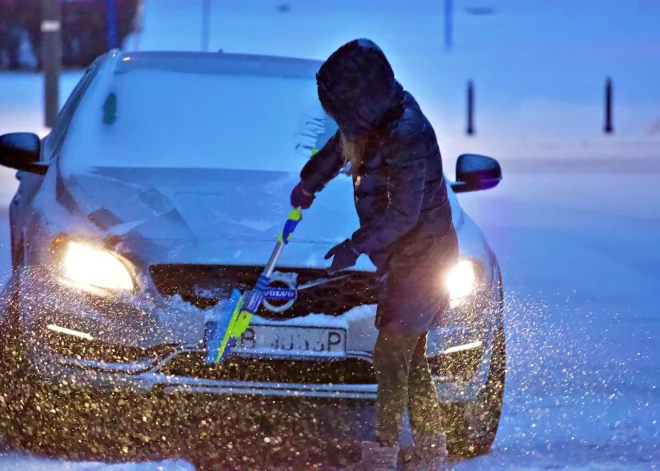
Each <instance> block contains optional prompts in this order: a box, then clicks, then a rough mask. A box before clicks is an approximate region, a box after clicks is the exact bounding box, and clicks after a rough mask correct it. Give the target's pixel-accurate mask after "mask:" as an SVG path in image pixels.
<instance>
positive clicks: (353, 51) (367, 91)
mask: <svg viewBox="0 0 660 471" xmlns="http://www.w3.org/2000/svg"><path fill="white" fill-rule="evenodd" d="M316 79H317V85H318V93H319V100H320V101H321V104H322V105H323V108H324V109H325V110H326V112H327V113H328V114H329V115H330V116H332V117H333V118H334V120H335V121H336V122H337V125H338V126H339V128H340V129H341V131H342V133H343V134H344V135H346V137H348V138H349V139H350V138H358V137H361V136H363V135H364V133H367V132H369V131H373V130H374V129H377V128H378V127H380V126H382V125H383V124H385V123H386V122H388V121H390V120H392V119H395V118H397V117H398V116H399V115H400V114H401V112H402V103H403V87H402V86H401V85H400V84H399V83H398V82H397V81H396V80H395V78H394V71H393V70H392V66H391V65H390V63H389V61H388V60H387V58H386V57H385V54H384V53H383V51H382V50H381V49H380V48H379V47H378V46H377V45H376V44H375V43H374V42H373V41H371V40H369V39H355V40H353V41H350V42H348V43H346V44H344V45H343V46H341V47H340V48H339V49H337V50H336V51H335V52H333V53H332V54H331V55H330V57H329V58H328V59H327V60H326V61H325V62H324V63H323V65H322V66H321V68H320V69H319V72H318V74H317V76H316Z"/></svg>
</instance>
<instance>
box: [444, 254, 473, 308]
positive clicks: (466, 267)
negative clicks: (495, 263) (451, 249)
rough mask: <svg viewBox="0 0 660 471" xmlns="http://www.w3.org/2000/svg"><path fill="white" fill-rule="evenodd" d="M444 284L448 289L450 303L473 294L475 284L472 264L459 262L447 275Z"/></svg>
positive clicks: (464, 261)
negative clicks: (445, 283)
mask: <svg viewBox="0 0 660 471" xmlns="http://www.w3.org/2000/svg"><path fill="white" fill-rule="evenodd" d="M446 282H447V287H448V288H449V298H450V299H451V300H452V301H455V300H457V299H461V298H464V297H466V296H469V295H471V294H473V293H474V292H475V289H476V284H477V274H476V271H475V268H474V264H473V263H472V262H470V261H469V260H461V261H460V262H458V263H457V264H456V266H455V267H454V268H452V270H451V271H450V272H449V273H448V274H447V278H446Z"/></svg>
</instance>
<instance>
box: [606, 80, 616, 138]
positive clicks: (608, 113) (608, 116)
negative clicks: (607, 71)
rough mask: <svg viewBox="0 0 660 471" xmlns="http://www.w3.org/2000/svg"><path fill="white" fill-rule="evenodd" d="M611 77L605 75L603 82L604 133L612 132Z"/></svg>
mask: <svg viewBox="0 0 660 471" xmlns="http://www.w3.org/2000/svg"><path fill="white" fill-rule="evenodd" d="M613 132H614V126H613V125H612V79H611V78H609V77H607V81H606V82H605V134H612V133H613Z"/></svg>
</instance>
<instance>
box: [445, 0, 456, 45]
mask: <svg viewBox="0 0 660 471" xmlns="http://www.w3.org/2000/svg"><path fill="white" fill-rule="evenodd" d="M453 10H454V2H453V0H445V48H446V49H451V47H452V39H453V34H454V32H453V30H452V27H453Z"/></svg>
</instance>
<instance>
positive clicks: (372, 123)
mask: <svg viewBox="0 0 660 471" xmlns="http://www.w3.org/2000/svg"><path fill="white" fill-rule="evenodd" d="M317 83H318V92H319V99H320V101H321V104H322V105H323V108H324V109H325V110H326V112H327V113H328V114H329V115H330V116H332V117H333V118H334V120H335V121H336V122H337V125H338V127H339V131H338V132H337V134H335V135H334V136H333V137H332V138H330V139H329V140H328V142H327V143H326V145H325V146H324V147H323V148H322V149H321V150H320V151H319V152H318V153H316V154H315V155H314V156H313V157H312V158H311V159H310V160H309V162H308V163H307V164H306V165H305V167H304V168H303V170H302V172H301V179H302V181H303V184H304V186H305V188H306V189H307V190H308V191H310V192H312V193H315V192H318V191H320V190H322V189H323V188H324V187H325V186H326V185H327V184H328V182H329V181H330V180H331V179H332V178H334V177H335V176H337V175H338V173H339V172H340V171H341V169H342V167H344V158H343V155H342V150H341V139H340V133H343V134H344V135H345V136H346V137H348V138H350V139H354V140H356V139H357V140H362V142H366V146H365V149H366V150H365V153H364V157H363V160H362V164H361V165H360V167H359V169H358V170H357V172H356V173H354V174H353V186H354V194H355V206H356V209H357V213H358V217H359V219H360V228H359V229H358V230H357V231H355V233H354V234H353V235H352V237H351V240H352V242H353V245H354V247H355V248H356V249H357V250H358V251H359V252H360V253H365V254H367V255H368V256H369V257H370V259H371V261H372V262H373V263H374V265H375V266H376V268H377V270H378V272H379V274H380V277H379V279H380V286H379V299H378V314H377V317H376V325H377V327H378V328H380V329H381V330H387V331H396V332H427V331H429V330H431V329H434V328H437V327H439V326H440V325H441V320H442V314H443V312H444V310H445V309H446V308H447V306H448V303H449V294H448V292H447V288H446V283H445V282H444V279H445V276H446V273H447V270H448V269H449V268H450V267H452V266H454V265H455V264H456V261H457V255H458V243H457V238H456V233H455V231H454V227H453V224H452V215H451V207H450V205H449V201H448V199H447V187H446V183H445V179H444V176H443V172H442V159H441V156H440V150H439V148H438V142H437V139H436V135H435V132H434V130H433V128H432V127H431V124H430V123H429V121H428V120H427V119H426V117H425V116H424V114H423V113H422V111H421V109H420V107H419V105H418V104H417V102H416V101H415V99H414V98H413V97H412V95H411V94H410V93H408V92H406V91H404V90H403V88H402V87H401V85H400V84H399V83H398V82H397V81H396V80H395V78H394V73H393V71H392V68H391V66H390V64H389V62H388V61H387V58H386V57H385V55H384V54H383V52H382V51H381V49H380V48H379V47H378V46H377V45H376V44H374V43H373V42H372V41H370V40H367V39H358V40H355V41H351V42H349V43H347V44H345V45H344V46H342V47H341V48H339V49H338V50H337V51H336V52H334V53H333V54H332V55H331V56H330V57H329V58H328V60H327V61H326V62H325V63H324V64H323V65H322V66H321V68H320V70H319V72H318V74H317Z"/></svg>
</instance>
